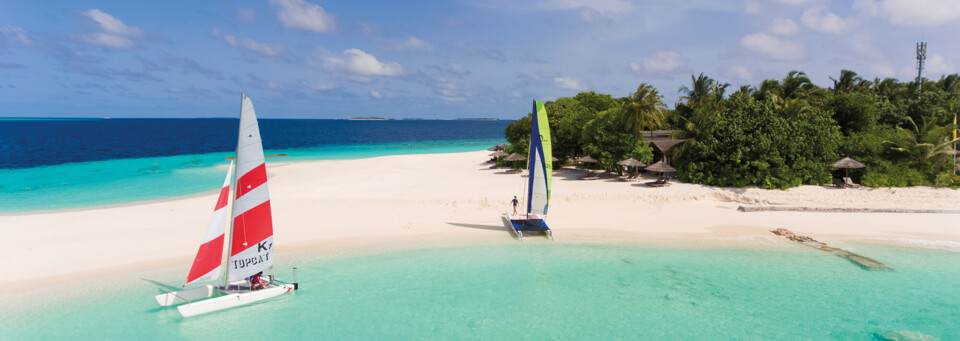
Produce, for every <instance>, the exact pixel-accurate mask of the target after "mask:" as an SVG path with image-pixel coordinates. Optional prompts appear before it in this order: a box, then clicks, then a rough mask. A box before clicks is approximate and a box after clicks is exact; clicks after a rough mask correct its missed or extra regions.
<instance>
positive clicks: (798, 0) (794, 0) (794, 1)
mask: <svg viewBox="0 0 960 341" xmlns="http://www.w3.org/2000/svg"><path fill="white" fill-rule="evenodd" d="M774 1H776V2H779V3H781V4H786V5H794V6H796V5H803V4H805V3H807V2H808V1H807V0H774Z"/></svg>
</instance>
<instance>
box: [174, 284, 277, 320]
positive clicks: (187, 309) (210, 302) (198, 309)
mask: <svg viewBox="0 0 960 341" xmlns="http://www.w3.org/2000/svg"><path fill="white" fill-rule="evenodd" d="M291 291H293V284H281V285H277V286H275V287H268V288H265V289H260V290H257V291H244V292H240V293H230V294H226V295H223V296H220V297H214V298H211V299H207V300H203V301H196V302H191V303H187V304H184V305H181V306H179V307H177V310H179V311H180V315H183V317H190V316H195V315H200V314H206V313H210V312H214V311H218V310H224V309H230V308H234V307H239V306H242V305H247V304H251V303H254V302H258V301H263V300H266V299H269V298H273V297H277V296H280V295H282V294H286V293H288V292H291Z"/></svg>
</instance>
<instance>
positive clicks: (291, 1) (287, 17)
mask: <svg viewBox="0 0 960 341" xmlns="http://www.w3.org/2000/svg"><path fill="white" fill-rule="evenodd" d="M270 3H271V4H273V6H274V7H276V8H277V17H278V18H279V19H280V23H281V24H283V27H286V28H296V29H302V30H307V31H313V32H320V33H327V32H330V31H333V27H334V22H333V16H332V15H330V14H327V12H326V11H324V10H323V7H320V6H319V5H315V4H312V3H309V2H306V1H304V0H270Z"/></svg>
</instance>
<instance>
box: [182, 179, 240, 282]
mask: <svg viewBox="0 0 960 341" xmlns="http://www.w3.org/2000/svg"><path fill="white" fill-rule="evenodd" d="M232 175H233V162H230V169H228V170H227V178H226V179H224V180H223V187H222V188H220V197H219V198H218V199H217V206H216V207H214V208H213V216H212V217H210V224H209V225H207V233H206V234H205V235H204V236H203V243H201V244H200V250H197V257H196V258H194V259H193V266H192V267H190V272H189V273H188V274H187V285H189V284H193V283H197V282H209V281H214V280H217V278H218V277H220V265H221V264H223V263H222V262H223V232H224V230H225V229H226V225H227V202H228V201H229V200H230V178H231V176H232Z"/></svg>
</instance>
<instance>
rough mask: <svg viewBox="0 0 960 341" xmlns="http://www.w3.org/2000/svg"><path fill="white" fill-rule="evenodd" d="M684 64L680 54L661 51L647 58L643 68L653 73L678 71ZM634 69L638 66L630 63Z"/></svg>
mask: <svg viewBox="0 0 960 341" xmlns="http://www.w3.org/2000/svg"><path fill="white" fill-rule="evenodd" d="M683 66H684V63H683V61H681V60H680V55H678V54H677V53H676V52H674V51H659V52H657V54H655V55H654V56H653V58H646V59H644V60H643V68H642V69H643V70H644V71H646V72H651V73H668V72H672V71H676V70H678V69H680V68H682V67H683ZM630 67H631V68H632V69H634V71H637V70H636V67H635V66H634V65H630Z"/></svg>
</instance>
